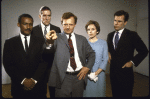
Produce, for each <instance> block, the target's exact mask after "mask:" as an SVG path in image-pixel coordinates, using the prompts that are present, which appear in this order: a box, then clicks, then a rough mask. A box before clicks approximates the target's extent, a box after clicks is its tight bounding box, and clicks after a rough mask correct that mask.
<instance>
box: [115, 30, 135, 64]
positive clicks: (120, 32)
mask: <svg viewBox="0 0 150 99" xmlns="http://www.w3.org/2000/svg"><path fill="white" fill-rule="evenodd" d="M123 31H124V28H123V29H121V30H119V31H118V32H119V33H118V36H119V40H120V37H121V35H122V32H123ZM116 34H117V31H116V32H115V34H114V37H113V45H114V49H115V36H116ZM131 62H132V63H133V61H131ZM133 65H134V63H133Z"/></svg>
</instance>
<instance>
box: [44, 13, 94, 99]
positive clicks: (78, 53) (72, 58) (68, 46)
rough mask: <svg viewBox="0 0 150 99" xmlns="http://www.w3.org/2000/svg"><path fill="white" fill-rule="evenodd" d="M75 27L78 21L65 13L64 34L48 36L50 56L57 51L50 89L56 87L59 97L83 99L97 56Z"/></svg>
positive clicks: (56, 94)
mask: <svg viewBox="0 0 150 99" xmlns="http://www.w3.org/2000/svg"><path fill="white" fill-rule="evenodd" d="M76 23H77V17H76V16H75V15H74V14H72V13H71V12H66V13H64V14H63V16H62V26H63V30H64V32H63V33H60V34H57V35H56V33H55V31H50V32H48V33H47V35H46V38H47V46H50V47H47V49H46V50H47V53H48V52H53V51H55V56H54V62H53V66H52V69H51V72H50V77H49V82H48V85H49V86H53V87H56V88H55V90H56V93H55V96H56V97H82V96H83V90H84V88H85V87H86V83H87V73H88V72H89V71H90V69H91V68H92V66H93V65H94V62H95V52H94V51H93V50H92V48H91V46H90V45H89V43H88V41H87V39H86V38H85V37H83V36H81V35H78V34H75V33H74V28H75V26H76ZM57 37H58V38H57ZM55 39H56V40H55ZM53 40H55V41H54V44H53Z"/></svg>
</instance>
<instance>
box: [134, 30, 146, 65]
mask: <svg viewBox="0 0 150 99" xmlns="http://www.w3.org/2000/svg"><path fill="white" fill-rule="evenodd" d="M133 34H134V35H133V37H132V38H134V39H133V45H134V47H135V49H136V51H137V52H138V54H136V55H135V56H134V57H133V58H132V60H131V61H133V63H134V64H135V66H138V65H139V64H140V63H141V62H142V61H143V60H144V58H145V57H146V56H147V54H148V49H147V47H146V45H145V44H144V42H143V41H142V39H141V38H140V37H139V35H138V34H137V33H136V32H134V33H133Z"/></svg>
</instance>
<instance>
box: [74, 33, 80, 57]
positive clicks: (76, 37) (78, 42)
mask: <svg viewBox="0 0 150 99" xmlns="http://www.w3.org/2000/svg"><path fill="white" fill-rule="evenodd" d="M75 39H76V45H77V51H78V53H80V52H79V51H80V50H79V48H80V47H81V46H80V45H81V40H80V38H79V37H78V35H76V34H75ZM79 55H80V54H79Z"/></svg>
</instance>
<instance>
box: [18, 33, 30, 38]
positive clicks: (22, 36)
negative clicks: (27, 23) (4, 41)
mask: <svg viewBox="0 0 150 99" xmlns="http://www.w3.org/2000/svg"><path fill="white" fill-rule="evenodd" d="M30 36H31V34H30V35H27V36H26V37H27V39H28V38H29V37H30ZM20 37H21V39H24V37H25V35H23V34H22V33H21V32H20Z"/></svg>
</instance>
